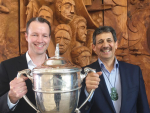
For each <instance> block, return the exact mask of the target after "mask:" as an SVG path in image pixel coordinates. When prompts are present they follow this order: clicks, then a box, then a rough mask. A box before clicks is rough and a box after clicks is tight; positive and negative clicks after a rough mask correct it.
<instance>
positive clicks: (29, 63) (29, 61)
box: [7, 51, 48, 110]
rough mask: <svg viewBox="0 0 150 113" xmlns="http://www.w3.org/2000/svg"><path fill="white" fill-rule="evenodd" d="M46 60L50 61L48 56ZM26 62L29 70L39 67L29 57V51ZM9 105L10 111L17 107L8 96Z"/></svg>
mask: <svg viewBox="0 0 150 113" xmlns="http://www.w3.org/2000/svg"><path fill="white" fill-rule="evenodd" d="M46 58H47V59H48V56H47V55H46ZM26 60H27V65H28V69H30V70H32V69H33V68H35V67H37V66H36V65H35V64H34V63H33V61H32V59H31V57H30V56H29V54H28V51H27V52H26ZM18 102H19V100H18ZM18 102H17V103H18ZM17 103H16V104H17ZM7 104H8V107H9V109H12V108H13V107H14V106H15V105H16V104H13V103H11V102H10V99H9V96H8V98H7ZM13 110H14V109H13Z"/></svg>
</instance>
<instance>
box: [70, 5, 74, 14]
mask: <svg viewBox="0 0 150 113" xmlns="http://www.w3.org/2000/svg"><path fill="white" fill-rule="evenodd" d="M70 12H71V13H72V14H74V5H71V11H70Z"/></svg>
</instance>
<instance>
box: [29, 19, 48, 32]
mask: <svg viewBox="0 0 150 113" xmlns="http://www.w3.org/2000/svg"><path fill="white" fill-rule="evenodd" d="M28 31H29V32H42V33H49V32H50V28H49V26H48V24H47V23H41V22H38V21H33V22H31V23H30V25H29V27H28Z"/></svg>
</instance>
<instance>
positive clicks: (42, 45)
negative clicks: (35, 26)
mask: <svg viewBox="0 0 150 113" xmlns="http://www.w3.org/2000/svg"><path fill="white" fill-rule="evenodd" d="M35 46H36V47H38V48H42V47H44V44H35Z"/></svg>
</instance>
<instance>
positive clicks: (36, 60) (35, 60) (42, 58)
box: [29, 53, 46, 66]
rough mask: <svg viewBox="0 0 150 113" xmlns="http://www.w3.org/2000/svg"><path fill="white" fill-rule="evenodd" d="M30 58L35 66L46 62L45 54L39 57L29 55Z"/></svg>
mask: <svg viewBox="0 0 150 113" xmlns="http://www.w3.org/2000/svg"><path fill="white" fill-rule="evenodd" d="M29 56H30V58H31V59H32V61H33V63H34V64H35V65H36V66H41V65H42V64H43V63H44V62H45V60H46V53H45V54H41V55H35V54H30V53H29Z"/></svg>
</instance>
